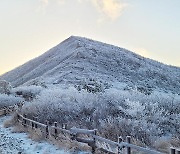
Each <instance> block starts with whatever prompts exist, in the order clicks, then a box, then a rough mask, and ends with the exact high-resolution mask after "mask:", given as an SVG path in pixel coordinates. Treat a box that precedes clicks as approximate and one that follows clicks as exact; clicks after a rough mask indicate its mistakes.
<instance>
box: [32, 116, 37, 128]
mask: <svg viewBox="0 0 180 154" xmlns="http://www.w3.org/2000/svg"><path fill="white" fill-rule="evenodd" d="M33 119H34V121H37V117H33ZM34 127H35V128H37V124H34Z"/></svg>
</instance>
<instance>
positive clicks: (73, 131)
mask: <svg viewBox="0 0 180 154" xmlns="http://www.w3.org/2000/svg"><path fill="white" fill-rule="evenodd" d="M15 108H16V107H15V106H10V107H7V108H4V109H2V110H0V116H1V115H6V114H8V113H11V112H15V113H16V114H17V121H18V123H20V124H21V125H22V126H23V127H28V128H31V129H38V128H43V130H41V131H44V133H45V134H46V138H48V137H49V136H50V135H51V136H53V137H54V138H55V139H58V138H59V137H60V135H62V134H63V135H64V136H65V137H67V136H66V135H69V136H70V139H71V140H75V141H77V142H82V143H86V144H88V145H89V146H90V147H91V148H92V153H95V152H96V150H102V151H105V152H108V153H112V154H121V153H126V154H131V153H132V150H137V151H141V152H144V153H146V154H162V153H161V152H159V151H156V150H152V149H149V148H144V147H140V146H137V145H134V144H132V143H131V138H130V136H127V138H126V141H125V142H123V140H122V138H120V137H119V138H118V142H115V141H111V140H109V139H106V138H103V137H101V136H98V135H97V130H96V129H95V130H86V129H79V128H74V127H73V128H70V129H67V125H66V124H63V125H62V128H60V127H58V126H57V122H54V125H49V122H48V121H47V122H46V124H43V123H40V122H38V119H37V118H35V117H33V119H29V118H27V115H22V114H20V112H19V110H18V109H15ZM82 135H83V137H82ZM176 152H177V154H180V150H178V149H175V148H171V149H170V154H175V153H176Z"/></svg>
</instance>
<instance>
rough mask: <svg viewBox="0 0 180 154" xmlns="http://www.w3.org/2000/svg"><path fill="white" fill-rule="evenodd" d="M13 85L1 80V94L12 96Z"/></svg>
mask: <svg viewBox="0 0 180 154" xmlns="http://www.w3.org/2000/svg"><path fill="white" fill-rule="evenodd" d="M10 91H11V84H10V83H9V82H7V81H5V80H0V93H1V94H10Z"/></svg>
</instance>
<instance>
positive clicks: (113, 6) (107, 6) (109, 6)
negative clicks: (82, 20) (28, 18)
mask: <svg viewBox="0 0 180 154" xmlns="http://www.w3.org/2000/svg"><path fill="white" fill-rule="evenodd" d="M39 1H40V8H39V10H43V11H45V9H46V8H47V6H48V5H49V4H50V3H57V4H60V5H62V4H64V3H66V2H67V0H39ZM76 1H77V2H78V3H83V2H89V3H92V5H93V6H94V7H95V8H96V10H97V11H98V12H99V14H100V18H99V21H103V20H104V19H111V20H115V19H117V18H118V17H120V16H121V14H122V12H123V10H124V9H125V8H126V7H127V6H128V5H127V3H124V2H122V0H76Z"/></svg>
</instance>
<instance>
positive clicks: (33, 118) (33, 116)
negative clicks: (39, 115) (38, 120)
mask: <svg viewBox="0 0 180 154" xmlns="http://www.w3.org/2000/svg"><path fill="white" fill-rule="evenodd" d="M34 120H35V119H34V116H33V121H34ZM31 126H32V129H33V128H34V122H32V125H31Z"/></svg>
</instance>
